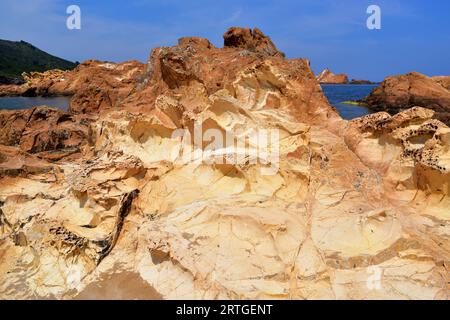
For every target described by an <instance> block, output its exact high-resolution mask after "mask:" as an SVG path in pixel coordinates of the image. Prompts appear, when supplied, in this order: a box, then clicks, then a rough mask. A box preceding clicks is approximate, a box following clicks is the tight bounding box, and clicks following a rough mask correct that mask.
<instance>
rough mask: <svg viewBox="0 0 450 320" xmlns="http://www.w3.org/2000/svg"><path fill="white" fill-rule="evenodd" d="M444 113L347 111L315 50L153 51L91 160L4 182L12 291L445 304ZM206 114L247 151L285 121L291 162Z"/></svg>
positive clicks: (4, 253) (90, 149)
mask: <svg viewBox="0 0 450 320" xmlns="http://www.w3.org/2000/svg"><path fill="white" fill-rule="evenodd" d="M239 43H240V42H239ZM88 100H89V99H88ZM432 118H433V111H430V110H427V109H423V108H415V109H412V110H408V111H405V112H403V113H400V114H398V115H396V116H390V115H389V114H387V113H378V114H375V115H370V116H367V117H364V118H361V119H357V120H354V121H352V122H347V121H344V120H342V119H340V117H339V116H338V115H337V113H336V111H335V110H334V109H333V108H332V107H331V106H330V105H329V104H328V103H327V101H326V99H325V97H324V96H323V94H322V91H321V90H320V86H319V84H318V82H317V81H316V80H315V77H314V75H313V73H312V72H311V70H310V68H309V64H308V63H307V61H305V60H287V59H284V58H283V57H281V56H278V55H275V56H273V55H271V54H262V53H261V52H252V51H250V50H248V49H243V48H242V47H240V46H226V47H224V48H223V49H219V48H215V47H214V46H212V45H210V44H209V42H208V41H207V40H205V39H201V38H184V39H181V40H180V42H179V45H177V46H174V47H170V48H166V47H163V48H157V49H155V50H153V52H152V55H151V58H150V61H149V63H148V64H147V70H146V71H145V74H144V76H143V77H142V79H141V81H140V82H139V83H138V85H137V87H136V90H135V91H134V92H133V93H132V94H131V95H130V96H129V97H128V98H127V99H125V100H124V102H123V103H122V104H121V107H120V108H114V109H108V108H106V109H103V110H101V111H100V113H99V115H98V119H97V120H95V119H93V120H92V124H91V126H92V132H91V134H90V135H89V140H90V141H91V143H89V144H88V145H87V146H86V147H85V148H83V149H82V152H83V153H82V154H83V157H81V158H79V159H76V160H75V159H73V160H72V159H70V160H64V159H63V160H62V161H59V162H57V163H54V164H52V165H51V167H50V168H49V169H47V170H29V169H27V168H33V167H39V168H41V167H45V166H44V164H43V163H39V165H37V164H34V161H42V160H38V159H35V158H34V156H32V155H29V154H26V155H27V156H28V157H33V158H32V159H31V158H30V159H29V160H28V161H29V162H28V163H30V165H28V166H22V167H20V166H19V171H20V172H21V174H19V175H17V174H12V173H10V172H8V171H5V173H4V174H3V175H2V176H0V177H1V178H0V257H1V260H0V261H1V262H0V279H1V281H0V297H1V298H26V299H33V298H58V299H72V298H77V297H88V298H102V297H106V298H107V297H110V296H111V295H105V294H104V292H102V291H101V290H99V289H98V287H99V285H100V284H101V286H103V287H104V286H106V287H108V286H110V287H113V288H114V290H115V291H116V292H115V295H114V296H115V297H121V298H134V297H136V296H138V297H139V298H142V299H143V298H147V297H149V298H164V299H179V298H185V299H264V298H266V299H448V292H449V291H448V289H449V288H448V261H449V248H450V243H449V235H450V225H449V219H450V216H449V210H448V208H449V207H450V198H449V193H448V192H449V183H450V178H449V166H450V163H449V162H448V159H449V156H450V141H449V136H450V135H449V132H448V130H449V129H448V127H446V126H445V125H444V124H443V123H441V122H439V121H437V120H433V119H432ZM199 125H201V126H202V128H204V129H215V131H213V132H216V133H217V132H219V133H221V134H222V136H225V135H228V136H229V138H230V139H231V138H232V141H234V142H235V143H236V144H233V145H234V146H243V145H246V146H247V148H248V149H250V150H253V149H252V148H256V147H258V146H259V144H257V143H255V140H254V135H255V132H257V131H258V130H261V129H265V130H276V132H277V133H278V135H279V139H278V140H277V139H274V140H272V138H270V139H268V141H267V144H266V145H265V146H266V148H267V151H273V150H277V151H278V155H279V156H278V157H276V158H271V157H269V156H268V155H267V154H266V153H258V152H251V153H247V152H243V151H242V148H241V149H240V148H237V147H231V145H229V144H228V145H225V144H223V145H222V146H223V147H216V148H210V144H209V143H208V142H211V141H210V140H209V139H207V140H206V141H205V140H203V139H200V141H196V140H195V139H189V137H194V138H195V135H196V133H197V131H196V128H198V126H199ZM26 126H27V125H26V124H25V127H26ZM202 133H203V132H202ZM6 136H8V135H6ZM220 136H221V135H219V136H215V138H217V139H219V140H220ZM209 138H211V137H209ZM258 141H259V140H258ZM1 150H2V149H0V159H3V160H1V161H0V168H2V167H1V164H2V163H3V166H4V167H5V166H6V167H7V166H9V165H10V163H11V161H9V160H8V159H10V158H11V157H14V152H15V151H14V150H12V149H8V150H6V151H1ZM2 154H5V155H4V156H2ZM275 160H276V161H275ZM25 163H27V162H26V161H25ZM31 164H33V165H31ZM269 169H271V170H269ZM120 279H130V282H129V283H130V285H133V284H134V285H135V286H136V288H126V289H124V288H123V287H122V286H120V285H118V284H117V282H118V281H121V280H120Z"/></svg>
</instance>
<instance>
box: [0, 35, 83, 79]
mask: <svg viewBox="0 0 450 320" xmlns="http://www.w3.org/2000/svg"><path fill="white" fill-rule="evenodd" d="M76 65H77V64H76V63H73V62H70V61H67V60H64V59H61V58H58V57H55V56H52V55H50V54H48V53H46V52H44V51H42V50H40V49H38V48H36V47H34V46H33V45H31V44H29V43H27V42H25V41H17V42H16V41H8V40H0V83H8V82H10V83H12V82H17V81H18V80H21V79H22V77H21V74H22V72H32V71H38V72H43V71H47V70H51V69H61V70H70V69H73V68H75V67H76Z"/></svg>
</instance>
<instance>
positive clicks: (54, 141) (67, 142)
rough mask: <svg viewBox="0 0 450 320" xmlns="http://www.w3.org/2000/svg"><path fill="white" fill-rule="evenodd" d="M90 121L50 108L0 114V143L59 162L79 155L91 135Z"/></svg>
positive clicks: (2, 112) (3, 111) (0, 112)
mask: <svg viewBox="0 0 450 320" xmlns="http://www.w3.org/2000/svg"><path fill="white" fill-rule="evenodd" d="M90 121H91V118H89V117H84V116H81V115H72V114H69V113H66V112H63V111H61V110H57V109H52V108H48V107H35V108H32V109H28V110H18V111H10V110H2V111H0V128H1V129H0V144H1V145H5V146H14V147H18V148H20V150H22V151H24V152H27V153H30V154H34V155H36V156H38V157H39V158H43V159H48V160H52V161H54V160H60V159H62V158H65V157H68V156H72V157H73V156H74V155H78V156H79V155H80V152H81V148H82V147H83V145H84V144H86V143H87V142H88V139H89V136H90V132H89V130H90Z"/></svg>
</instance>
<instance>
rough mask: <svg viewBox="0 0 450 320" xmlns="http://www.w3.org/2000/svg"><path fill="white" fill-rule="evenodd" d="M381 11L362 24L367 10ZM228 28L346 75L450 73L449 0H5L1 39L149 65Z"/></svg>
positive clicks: (0, 4) (71, 55)
mask: <svg viewBox="0 0 450 320" xmlns="http://www.w3.org/2000/svg"><path fill="white" fill-rule="evenodd" d="M71 4H75V5H78V6H80V8H81V11H82V29H81V30H68V29H67V28H66V19H67V17H68V15H67V14H66V8H67V7H68V6H69V5H71ZM370 4H376V5H379V6H380V7H381V10H382V29H381V30H372V31H371V30H368V29H367V28H366V20H367V17H368V14H367V13H366V9H367V7H368V6H369V5H370ZM230 26H243V27H258V28H260V29H261V30H262V31H263V32H264V33H266V34H268V35H269V36H270V37H271V38H272V40H273V41H274V42H275V44H276V45H277V46H278V48H279V49H280V50H281V51H284V52H285V53H286V54H287V56H288V57H290V58H296V57H305V58H308V59H310V61H311V65H312V67H313V70H314V71H315V72H316V73H317V72H320V71H321V70H322V69H323V68H325V67H329V68H330V69H331V70H333V71H334V72H336V73H340V72H345V73H347V74H349V76H350V77H352V78H359V79H370V80H382V79H383V78H384V77H386V76H388V75H392V74H399V73H406V72H409V71H418V72H422V73H425V74H427V75H430V76H432V75H442V74H447V75H448V74H450V58H449V57H450V1H448V0H433V1H426V0H423V1H419V0H384V1H382V0H371V1H366V0H340V1H338V0H324V1H319V0H278V1H268V0H250V1H245V0H240V1H237V0H228V1H220V0H215V1H206V0H198V1H196V0H184V1H178V0H127V1H111V0H109V1H108V0H95V1H94V0H80V1H76V0H69V1H66V0H21V1H17V0H1V1H0V38H1V39H8V40H25V41H28V42H30V43H32V44H34V45H35V46H37V47H39V48H41V49H43V50H45V51H47V52H49V53H51V54H54V55H57V56H60V57H63V58H66V59H70V60H73V61H75V60H78V61H83V60H85V59H91V58H93V59H100V60H111V61H124V60H130V59H138V60H141V61H145V60H146V59H147V58H148V55H149V53H150V49H151V48H153V47H157V46H162V45H173V44H175V43H176V42H177V39H178V38H179V37H182V36H202V37H207V38H208V39H210V40H211V41H212V42H213V43H214V44H215V45H217V46H222V34H223V33H224V32H225V30H226V29H227V28H228V27H230Z"/></svg>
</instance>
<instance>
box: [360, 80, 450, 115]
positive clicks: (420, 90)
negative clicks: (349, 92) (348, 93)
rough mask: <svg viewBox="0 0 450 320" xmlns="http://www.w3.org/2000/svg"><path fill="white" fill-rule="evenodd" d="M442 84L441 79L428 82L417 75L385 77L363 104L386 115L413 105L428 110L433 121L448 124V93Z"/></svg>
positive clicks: (449, 110)
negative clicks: (433, 114) (432, 115)
mask: <svg viewBox="0 0 450 320" xmlns="http://www.w3.org/2000/svg"><path fill="white" fill-rule="evenodd" d="M445 83H446V82H445V77H444V78H437V79H432V78H429V77H427V76H425V75H423V74H420V73H418V72H412V73H408V74H405V75H399V76H394V77H388V78H386V79H385V80H384V81H383V82H382V83H381V85H380V86H379V87H378V88H376V89H374V90H373V91H372V92H371V93H370V95H369V96H368V97H366V98H365V99H363V102H364V103H366V104H367V105H368V106H369V108H371V109H372V110H375V111H387V112H389V113H390V114H395V113H397V112H400V111H402V110H406V109H408V108H412V107H415V106H419V107H424V108H429V109H432V110H434V111H435V112H436V115H435V116H436V118H437V119H440V120H442V121H443V122H445V123H450V122H449V121H450V91H449V89H448V87H446V85H445Z"/></svg>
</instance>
